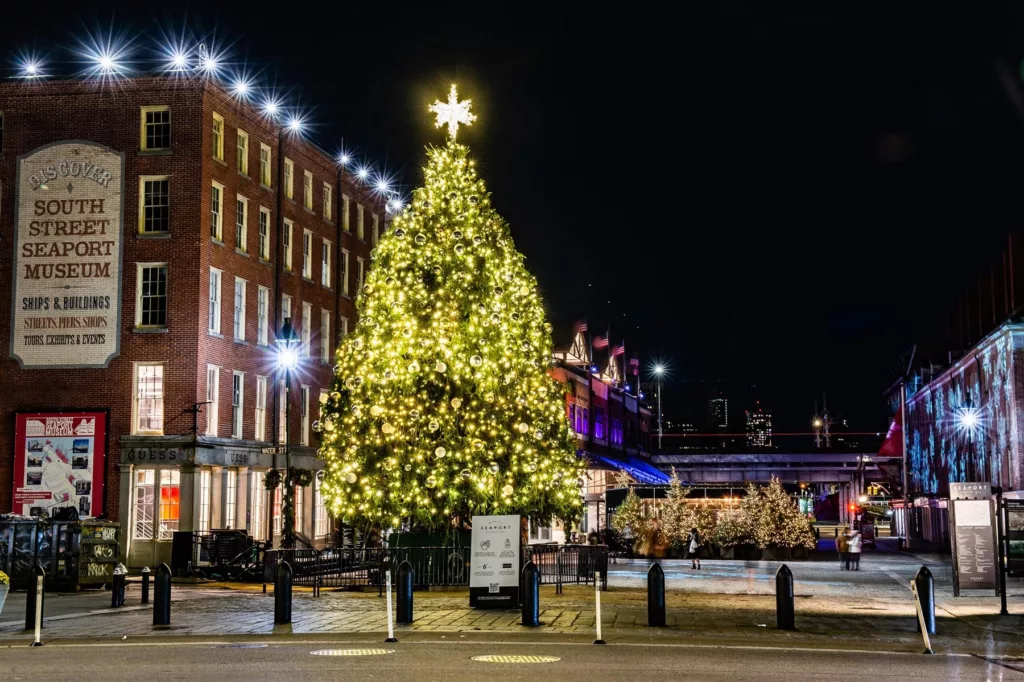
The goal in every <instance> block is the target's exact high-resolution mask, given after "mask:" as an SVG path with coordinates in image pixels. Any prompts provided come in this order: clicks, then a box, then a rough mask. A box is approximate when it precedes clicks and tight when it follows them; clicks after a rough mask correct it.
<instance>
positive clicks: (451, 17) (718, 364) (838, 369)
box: [0, 0, 1024, 430]
mask: <svg viewBox="0 0 1024 682" xmlns="http://www.w3.org/2000/svg"><path fill="white" fill-rule="evenodd" d="M697 4H698V3H680V5H681V6H682V7H681V8H680V7H677V8H674V9H673V8H670V7H669V3H661V4H658V5H654V4H651V5H645V4H644V3H625V4H619V5H616V6H615V11H614V12H611V11H608V10H604V9H602V7H604V6H605V5H602V4H601V3H579V4H575V5H574V4H569V3H564V4H562V3H541V4H530V3H525V2H515V3H508V4H501V3H481V2H477V3H473V4H460V3H440V2H438V3H414V4H410V5H409V6H405V5H403V4H402V3H398V2H389V3H374V2H361V3H347V2H346V3H314V4H309V3H294V4H289V3H281V2H275V3H273V4H272V5H268V8H267V9H266V10H264V11H262V12H260V11H255V8H256V7H258V4H253V3H239V2H232V3H224V4H220V3H216V2H206V3H192V4H189V3H182V4H180V5H178V6H176V7H174V8H173V9H171V8H170V6H169V5H164V9H160V8H157V9H154V6H155V5H154V4H151V3H146V4H145V5H144V6H142V7H141V8H140V6H139V5H137V4H136V3H132V4H130V5H129V4H127V3H126V4H123V5H120V6H116V5H115V6H112V5H105V4H102V3H81V2H74V3H62V2H47V3H44V4H42V5H40V4H38V3H35V4H33V3H18V4H16V5H12V6H10V7H6V8H5V9H4V11H3V14H4V17H3V22H2V25H0V45H3V46H5V49H6V50H9V51H10V52H11V55H10V56H13V53H15V52H17V51H18V50H35V51H36V52H37V53H39V54H44V55H45V54H49V56H50V57H51V59H52V60H66V59H68V58H69V56H68V54H67V52H66V50H65V48H67V47H69V46H71V45H73V42H74V40H75V38H77V37H81V36H82V35H83V29H86V28H88V29H92V30H95V29H97V28H101V29H103V30H104V31H107V30H109V29H110V28H111V27H113V29H114V32H115V33H119V34H122V35H124V36H127V37H133V38H136V42H135V47H136V48H137V54H138V55H139V56H142V55H143V54H144V52H145V51H146V50H147V49H149V48H151V47H154V46H156V45H157V44H158V43H159V38H160V36H161V33H165V32H172V31H178V32H180V31H181V29H182V28H186V27H187V29H188V30H189V31H191V32H193V33H194V35H196V36H199V37H202V38H203V39H205V40H206V42H208V43H219V44H221V45H223V46H225V47H227V48H228V52H229V55H230V58H231V60H232V61H233V62H234V63H236V64H243V63H244V64H245V65H246V66H247V68H249V69H250V71H254V72H259V73H260V77H261V81H262V82H264V83H276V85H277V86H278V88H279V90H281V91H282V92H286V93H287V99H288V101H289V102H290V103H297V104H301V105H303V106H304V107H306V108H307V109H309V110H311V111H310V117H311V120H312V121H313V122H315V123H316V124H317V125H316V127H315V129H314V131H313V136H314V137H315V138H316V139H317V140H318V141H319V142H320V143H321V144H322V145H323V146H325V147H326V148H329V149H333V148H335V147H336V146H337V145H338V143H339V140H340V138H341V137H342V136H344V137H345V139H346V141H347V142H348V143H350V144H351V145H352V146H354V147H355V151H356V152H357V153H358V154H359V155H360V157H362V158H366V159H367V160H369V161H370V162H372V163H374V164H375V165H380V164H385V163H386V166H387V169H388V170H389V171H392V172H395V173H397V174H398V176H399V178H400V181H401V182H403V183H404V184H405V185H406V189H407V190H408V189H411V188H412V187H413V186H415V184H416V183H418V181H419V171H418V167H419V165H420V163H421V162H422V160H423V146H424V144H426V143H428V142H441V141H442V140H443V137H442V134H441V133H439V132H435V131H434V129H433V127H432V123H431V120H430V119H429V118H428V116H427V114H426V111H425V110H426V106H427V104H428V103H429V102H430V101H432V100H433V99H435V98H438V97H442V96H443V95H444V93H445V90H446V88H447V84H448V83H449V82H450V81H452V80H457V81H458V82H459V84H460V85H461V88H462V92H463V93H464V95H465V96H470V97H472V98H473V101H474V106H475V111H476V113H477V114H478V115H479V117H480V119H479V122H478V124H477V125H475V126H474V127H473V128H472V129H471V130H469V131H466V132H465V133H463V134H462V135H460V139H462V140H464V141H465V142H466V143H468V144H469V145H470V146H471V147H472V148H473V151H474V153H475V155H476V157H477V158H478V159H479V160H480V162H481V166H482V170H483V173H484V175H485V177H486V179H487V181H488V184H489V186H490V188H491V190H492V191H493V193H494V201H495V204H496V206H497V208H498V210H499V211H501V212H502V214H503V215H504V216H505V217H506V218H507V219H508V220H509V221H510V223H511V225H512V230H513V234H514V236H515V238H516V242H517V245H518V247H519V249H520V250H521V251H522V252H523V253H525V254H526V256H527V264H528V266H529V267H530V268H531V270H532V271H533V272H534V274H535V275H536V276H537V277H538V279H539V280H540V282H541V285H542V287H543V289H544V293H545V297H546V300H547V304H548V307H549V311H550V315H551V317H552V318H553V321H554V322H555V323H556V324H560V325H569V324H571V323H572V321H573V320H574V319H578V318H583V317H586V318H588V319H589V321H590V326H591V329H592V330H594V329H603V328H604V327H605V326H606V325H607V324H609V323H610V324H611V329H612V336H613V339H617V338H618V337H620V336H624V337H625V338H626V344H627V349H628V350H629V351H630V352H631V353H632V352H633V351H637V352H639V353H640V354H641V359H642V361H643V362H644V364H645V365H646V364H648V363H649V361H651V360H652V359H653V358H656V357H657V358H663V359H664V360H666V361H667V362H668V364H669V365H670V366H671V367H672V386H670V387H669V388H666V397H667V401H666V406H665V407H666V411H667V412H668V413H669V414H674V412H676V411H678V405H680V404H682V402H683V401H682V396H681V392H682V387H683V386H687V385H692V383H693V382H698V381H705V382H706V381H712V380H716V379H724V380H729V381H734V382H739V383H743V384H756V385H757V390H756V392H755V393H756V395H757V396H759V397H761V399H762V402H763V404H764V405H765V406H766V407H769V408H772V409H773V410H774V411H775V414H776V429H779V428H782V429H796V428H803V427H805V426H806V424H807V420H808V419H809V417H810V416H811V411H812V408H813V403H814V400H815V397H816V396H820V395H821V394H822V392H827V394H828V400H829V406H830V408H832V410H833V412H835V413H839V414H840V415H845V416H848V417H850V418H851V419H852V420H853V422H854V425H855V426H860V427H862V428H867V429H872V430H874V429H877V428H884V425H885V424H884V414H883V413H884V403H883V400H882V391H883V390H884V389H885V388H886V387H887V386H888V385H889V383H890V382H891V380H892V379H893V378H894V377H893V375H892V372H891V365H892V363H893V361H894V360H896V358H897V357H898V356H899V355H900V353H902V352H903V351H904V350H906V349H907V348H908V347H909V345H910V344H911V343H913V342H914V341H917V340H923V339H925V338H926V337H928V336H929V335H931V334H932V333H933V332H934V330H935V329H937V328H944V327H943V325H944V324H945V322H944V320H945V318H944V314H945V313H944V311H945V310H946V309H947V308H948V307H949V306H951V305H953V303H954V302H955V298H956V297H957V296H958V295H960V294H961V293H962V291H963V290H964V288H965V287H966V286H967V285H968V283H969V282H971V281H974V280H975V278H976V277H977V275H978V274H979V273H980V272H981V271H983V270H984V271H985V272H987V268H988V267H989V264H990V262H992V261H993V260H994V259H995V258H997V257H998V256H999V249H1000V247H1001V244H1002V243H1003V240H1005V234H1006V232H1007V231H1008V230H1010V229H1012V228H1013V227H1015V226H1016V225H1017V224H1018V223H1019V221H1020V213H1021V211H1020V209H1019V204H1020V202H1019V201H1018V197H1019V196H1020V195H1021V192H1020V188H1021V185H1022V181H1024V178H1022V167H1021V164H1022V159H1024V119H1022V118H1020V117H1019V115H1018V113H1017V110H1016V109H1015V108H1014V106H1013V104H1012V103H1011V99H1010V97H1008V95H1007V90H1006V88H1004V87H1001V85H1000V81H999V79H998V77H997V73H998V69H999V68H1003V69H1004V73H1006V74H1008V76H1009V78H1010V80H1011V81H1013V82H1014V84H1015V85H1013V86H1012V87H1016V88H1020V84H1021V79H1020V68H1019V65H1020V57H1021V54H1022V52H1024V50H1022V47H1024V13H1022V12H1021V10H1018V9H1013V8H1010V7H1009V6H1007V7H1002V6H1000V5H991V6H990V7H991V8H987V7H986V8H983V7H982V5H986V3H966V4H960V5H959V6H957V7H955V8H953V7H952V5H953V3H950V5H951V8H950V9H946V5H945V4H944V3H931V5H932V6H929V5H927V4H923V3H921V4H919V3H892V2H886V3H876V4H871V3H847V2H826V3H821V2H804V3H764V2H757V1H753V0H751V1H750V2H739V1H733V2H728V1H726V2H719V3H704V4H707V5H710V7H708V8H702V9H696V10H695V9H692V8H690V6H691V5H697ZM890 5H892V6H895V5H899V7H891V6H890ZM936 5H937V6H936ZM133 6H134V8H133ZM826 7H827V9H825V8H826ZM872 7H874V9H872ZM282 8H284V9H285V10H286V11H282ZM954 9H955V11H953V10H954ZM19 15H20V16H19ZM44 15H45V16H44ZM68 68H70V67H68ZM608 301H610V303H608ZM673 399H675V400H676V402H675V405H676V406H675V407H674V406H673V404H672V403H673ZM740 407H743V406H740Z"/></svg>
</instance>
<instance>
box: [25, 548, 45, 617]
mask: <svg viewBox="0 0 1024 682" xmlns="http://www.w3.org/2000/svg"><path fill="white" fill-rule="evenodd" d="M40 579H41V580H42V581H43V588H42V589H39V581H40ZM45 591H46V572H45V571H44V570H43V567H42V566H40V565H39V564H36V565H35V566H33V567H32V581H31V582H30V583H29V584H28V589H27V591H26V594H25V629H26V630H33V629H35V627H36V598H37V595H38V598H39V601H40V602H42V604H41V606H42V608H40V609H39V627H40V628H42V627H43V612H44V611H45V609H46V598H45V596H44V594H43V593H44V592H45Z"/></svg>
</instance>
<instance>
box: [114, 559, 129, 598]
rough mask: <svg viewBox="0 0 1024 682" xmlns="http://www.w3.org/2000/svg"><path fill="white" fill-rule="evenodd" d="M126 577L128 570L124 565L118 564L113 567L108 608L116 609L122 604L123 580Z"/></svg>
mask: <svg viewBox="0 0 1024 682" xmlns="http://www.w3.org/2000/svg"><path fill="white" fill-rule="evenodd" d="M127 578H128V571H126V570H125V568H124V566H122V565H121V564H118V565H117V567H116V568H114V578H113V580H112V581H111V583H110V608H113V609H116V608H117V607H119V606H124V591H125V581H126V579H127Z"/></svg>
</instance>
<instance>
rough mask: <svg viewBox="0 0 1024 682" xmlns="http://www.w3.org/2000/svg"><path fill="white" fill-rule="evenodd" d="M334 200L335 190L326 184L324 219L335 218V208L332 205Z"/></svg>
mask: <svg viewBox="0 0 1024 682" xmlns="http://www.w3.org/2000/svg"><path fill="white" fill-rule="evenodd" d="M333 198H334V193H333V190H332V189H331V186H330V185H329V184H327V183H326V182H325V183H324V218H327V219H328V220H331V219H332V218H333V217H334V213H333V211H334V206H333V205H332V203H333V202H332V199H333Z"/></svg>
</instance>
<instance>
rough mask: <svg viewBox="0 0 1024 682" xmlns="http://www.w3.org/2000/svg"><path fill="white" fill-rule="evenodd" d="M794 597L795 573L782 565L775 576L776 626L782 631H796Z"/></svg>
mask: <svg viewBox="0 0 1024 682" xmlns="http://www.w3.org/2000/svg"><path fill="white" fill-rule="evenodd" d="M793 596H794V595H793V571H791V570H789V566H787V565H786V564H782V565H781V566H779V570H778V572H777V573H776V574H775V626H776V627H777V628H778V629H780V630H796V620H795V614H794V608H793Z"/></svg>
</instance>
